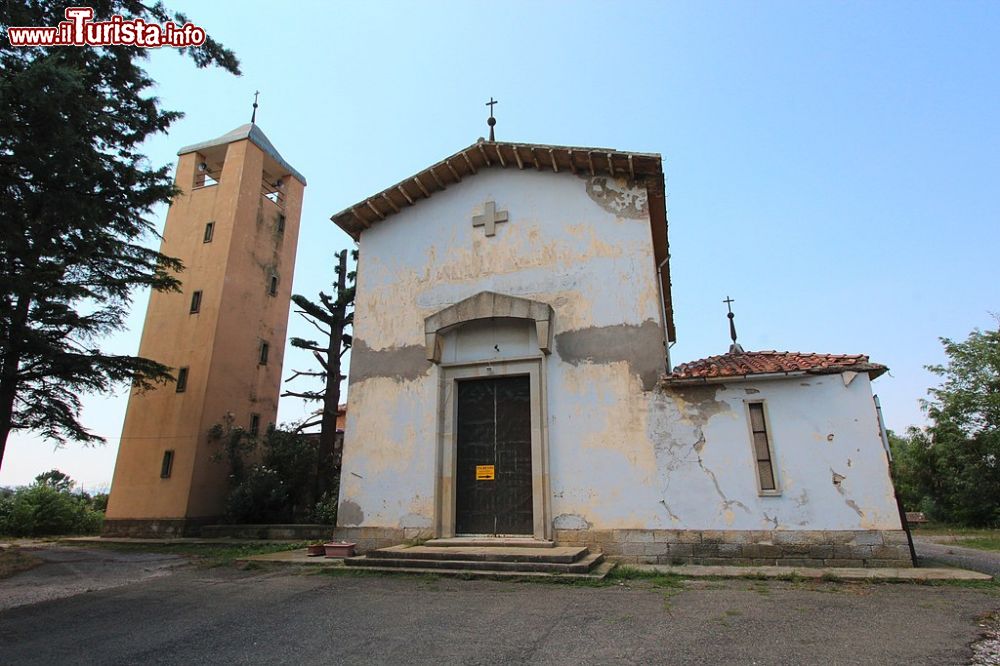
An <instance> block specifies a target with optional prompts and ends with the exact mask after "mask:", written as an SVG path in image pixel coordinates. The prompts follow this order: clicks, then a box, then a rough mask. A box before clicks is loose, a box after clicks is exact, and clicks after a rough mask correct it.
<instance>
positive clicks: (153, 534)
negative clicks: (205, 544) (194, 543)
mask: <svg viewBox="0 0 1000 666" xmlns="http://www.w3.org/2000/svg"><path fill="white" fill-rule="evenodd" d="M217 521H218V518H111V519H107V518H105V520H104V525H103V526H102V527H101V536H106V537H132V538H141V539H174V538H177V537H196V536H201V534H200V532H201V528H202V526H204V525H207V524H209V523H214V522H217Z"/></svg>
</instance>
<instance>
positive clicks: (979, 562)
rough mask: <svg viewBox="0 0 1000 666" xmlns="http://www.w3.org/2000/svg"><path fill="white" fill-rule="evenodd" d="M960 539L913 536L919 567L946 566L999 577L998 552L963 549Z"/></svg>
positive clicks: (999, 561)
mask: <svg viewBox="0 0 1000 666" xmlns="http://www.w3.org/2000/svg"><path fill="white" fill-rule="evenodd" d="M961 543H962V542H961V540H960V539H954V538H953V537H928V536H920V535H918V534H914V535H913V547H914V549H915V550H916V551H917V558H918V559H919V561H920V564H921V566H939V565H942V564H944V565H947V566H952V567H960V568H962V569H969V570H971V571H980V572H982V573H986V574H989V575H991V576H994V577H1000V552H997V551H995V550H993V551H991V550H979V549H976V548H963V547H962V545H961Z"/></svg>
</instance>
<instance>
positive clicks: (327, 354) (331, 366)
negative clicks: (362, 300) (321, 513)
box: [281, 250, 358, 499]
mask: <svg viewBox="0 0 1000 666" xmlns="http://www.w3.org/2000/svg"><path fill="white" fill-rule="evenodd" d="M351 258H352V259H353V260H354V261H355V262H356V261H357V259H358V253H357V250H355V251H354V252H353V253H352V254H351ZM354 278H355V273H354V272H353V271H352V272H350V273H348V271H347V250H343V251H341V252H339V253H338V254H337V281H336V283H335V284H334V285H333V286H334V289H336V294H335V296H334V297H333V298H331V297H330V296H328V295H327V294H325V293H323V292H320V293H319V300H320V302H319V303H316V302H314V301H311V300H309V299H308V298H306V297H305V296H301V295H298V294H295V295H293V296H292V302H294V303H295V305H297V306H298V307H299V308H300V309H299V310H298V314H300V315H301V316H302V317H303V318H304V319H305V320H306V321H308V322H309V323H310V324H312V325H313V326H314V327H315V328H316V329H317V330H319V331H320V333H322V334H323V339H322V341H316V340H306V339H303V338H292V339H291V340H290V342H291V344H292V346H293V347H298V348H299V349H305V350H307V351H311V352H312V353H313V356H314V357H315V358H316V360H317V362H318V363H319V365H320V369H319V370H317V371H302V370H295V371H294V372H293V374H292V376H291V377H289V378H288V380H287V381H291V380H293V379H296V378H298V377H318V378H319V379H320V381H321V382H322V387H321V388H320V389H317V390H313V391H286V392H284V393H282V394H281V395H282V397H285V396H292V397H296V398H303V399H305V400H309V401H319V402H321V403H322V405H323V406H322V409H321V411H320V414H319V416H318V417H317V418H314V419H311V420H307V421H306V422H304V423H303V424H302V425H300V426H299V428H298V430H299V431H300V432H301V431H303V430H305V429H307V428H311V427H315V426H317V425H318V426H319V427H320V431H319V451H318V453H319V455H318V461H319V462H318V470H317V484H316V485H317V488H316V498H317V499H319V498H321V497H322V496H323V494H324V493H325V492H327V491H328V490H330V488H331V487H332V484H333V483H334V481H335V479H336V478H337V475H338V474H339V471H340V455H339V452H338V451H336V450H335V443H336V436H337V413H338V411H339V409H340V382H341V381H342V380H344V379H346V377H345V376H344V375H343V374H342V372H341V359H342V358H343V356H344V354H346V353H347V350H348V349H350V348H351V340H352V338H351V336H350V335H349V334H347V333H346V332H345V331H346V330H347V328H348V327H349V326H351V324H352V323H353V322H354V312H353V311H351V308H352V307H353V306H354ZM324 326H325V328H324Z"/></svg>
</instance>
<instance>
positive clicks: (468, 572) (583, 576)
mask: <svg viewBox="0 0 1000 666" xmlns="http://www.w3.org/2000/svg"><path fill="white" fill-rule="evenodd" d="M353 568H355V569H357V570H358V571H373V572H378V573H409V574H418V575H419V574H423V575H425V576H426V575H429V576H449V577H454V578H485V579H489V580H591V581H598V580H603V579H604V577H605V576H607V575H608V573H610V572H611V570H612V569H614V568H615V563H614V562H601V563H600V564H598V565H597V566H596V567H594V568H593V569H591V570H590V571H589V572H588V573H549V572H542V571H492V570H489V569H425V568H393V567H378V566H368V565H366V566H358V565H354V566H353Z"/></svg>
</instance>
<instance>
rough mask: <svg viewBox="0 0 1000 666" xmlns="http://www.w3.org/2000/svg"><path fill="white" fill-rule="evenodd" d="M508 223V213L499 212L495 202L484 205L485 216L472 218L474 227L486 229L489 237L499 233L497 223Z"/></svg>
mask: <svg viewBox="0 0 1000 666" xmlns="http://www.w3.org/2000/svg"><path fill="white" fill-rule="evenodd" d="M506 221H507V211H505V210H500V211H498V210H497V204H496V202H495V201H487V202H486V203H485V204H483V214H482V215H474V216H473V217H472V226H473V227H485V229H484V231H485V232H486V235H487V236H495V235H496V233H497V223H499V222H506Z"/></svg>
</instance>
